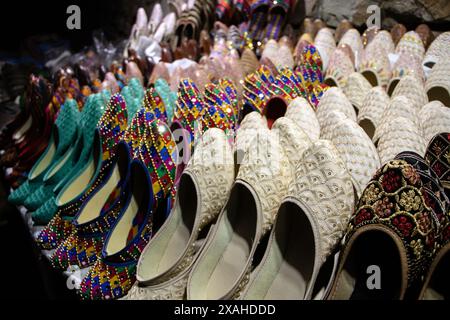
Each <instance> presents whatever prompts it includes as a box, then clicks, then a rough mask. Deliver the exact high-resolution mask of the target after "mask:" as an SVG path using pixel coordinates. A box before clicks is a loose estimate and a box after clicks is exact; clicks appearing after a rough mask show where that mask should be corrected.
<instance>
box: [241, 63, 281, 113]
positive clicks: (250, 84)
mask: <svg viewBox="0 0 450 320" xmlns="http://www.w3.org/2000/svg"><path fill="white" fill-rule="evenodd" d="M261 68H262V70H265V71H266V72H267V74H268V75H269V76H268V77H263V78H262V77H261V75H265V73H261V72H258V71H257V72H255V73H251V74H249V75H248V76H246V77H245V79H244V91H243V98H244V102H243V106H242V111H241V115H240V118H241V119H242V118H244V116H245V115H247V114H248V113H250V112H252V111H258V112H259V113H261V114H262V113H263V112H264V107H265V104H266V103H267V101H268V99H269V97H270V95H271V93H270V91H269V88H270V86H271V83H273V82H274V81H275V79H274V77H273V76H272V73H271V72H270V70H269V69H268V68H267V67H265V66H262V67H261Z"/></svg>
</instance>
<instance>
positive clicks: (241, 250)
mask: <svg viewBox="0 0 450 320" xmlns="http://www.w3.org/2000/svg"><path fill="white" fill-rule="evenodd" d="M233 189H234V190H233V191H234V192H233V195H232V196H231V198H230V202H229V205H227V207H226V209H225V211H224V212H223V213H222V214H223V215H224V219H223V220H221V221H220V222H219V228H218V230H217V236H218V237H217V238H216V239H215V240H214V241H217V242H216V244H217V245H218V246H219V247H220V249H221V250H220V251H219V252H222V254H221V256H219V257H218V258H219V259H218V260H217V261H215V267H214V269H213V271H212V273H211V276H210V278H209V281H208V284H207V285H206V287H205V292H206V293H205V295H206V299H214V300H216V299H219V298H221V297H223V296H224V295H225V294H227V293H228V292H229V291H230V290H232V288H233V286H234V285H235V284H236V281H237V280H238V279H239V278H240V276H241V274H242V272H243V271H244V269H245V267H246V266H247V263H248V260H249V258H250V254H251V250H252V245H253V241H254V237H255V235H256V221H257V214H256V204H255V199H254V195H253V194H252V193H251V192H250V190H248V189H247V188H246V187H245V186H243V185H240V184H236V185H235V187H234V188H233ZM210 249H212V250H214V248H213V247H211V248H210ZM211 263H214V262H213V261H211ZM213 265H214V264H213Z"/></svg>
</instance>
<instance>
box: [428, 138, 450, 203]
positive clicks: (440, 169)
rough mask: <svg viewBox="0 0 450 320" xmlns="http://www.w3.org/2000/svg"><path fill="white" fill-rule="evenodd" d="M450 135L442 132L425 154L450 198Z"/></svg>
mask: <svg viewBox="0 0 450 320" xmlns="http://www.w3.org/2000/svg"><path fill="white" fill-rule="evenodd" d="M449 152H450V134H449V133H448V132H441V133H440V134H437V135H436V136H434V137H433V138H432V139H431V140H430V142H429V144H428V147H427V150H426V152H425V159H426V160H427V162H428V163H429V164H430V167H431V168H432V169H433V170H434V172H436V174H437V175H438V177H439V179H440V181H441V183H442V185H443V186H444V188H445V189H446V193H447V196H448V197H450V157H449Z"/></svg>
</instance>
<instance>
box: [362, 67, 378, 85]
mask: <svg viewBox="0 0 450 320" xmlns="http://www.w3.org/2000/svg"><path fill="white" fill-rule="evenodd" d="M361 74H362V75H363V76H364V78H366V79H367V81H369V83H370V84H371V85H372V87H376V86H379V85H380V84H379V83H378V77H377V75H376V74H375V73H374V72H373V71H371V70H366V71H363V72H361Z"/></svg>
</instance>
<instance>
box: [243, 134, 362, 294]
mask: <svg viewBox="0 0 450 320" xmlns="http://www.w3.org/2000/svg"><path fill="white" fill-rule="evenodd" d="M354 196H355V195H354V191H353V186H352V182H351V179H350V175H349V174H348V172H347V170H346V168H345V165H344V163H343V161H342V160H341V158H340V157H339V154H338V151H337V150H336V148H335V147H334V146H333V144H332V143H331V142H330V141H327V140H318V141H316V142H315V143H314V144H313V145H311V146H310V148H308V149H307V150H306V151H305V152H304V153H303V157H302V161H301V163H300V165H299V166H298V167H297V169H296V172H295V180H294V183H293V184H292V185H291V187H290V188H289V194H288V196H287V197H286V198H285V199H284V200H283V202H282V204H281V206H280V208H279V210H278V214H277V220H276V222H275V224H274V228H273V229H272V232H271V235H270V239H269V243H268V246H267V249H266V251H265V254H264V257H263V259H262V262H261V264H260V265H259V266H258V268H257V269H256V270H255V272H254V274H252V277H251V279H252V280H251V281H250V284H249V286H248V288H247V290H246V291H245V293H244V295H243V299H251V300H262V299H270V300H280V299H289V300H294V299H311V298H313V292H314V291H315V290H314V288H315V284H316V282H317V281H318V280H319V279H318V277H319V271H320V269H321V267H322V265H323V264H324V262H325V261H326V259H327V258H328V257H329V256H330V255H331V254H332V253H333V251H334V249H335V247H336V245H337V244H338V243H339V241H340V239H341V238H342V236H343V234H344V231H345V229H346V227H347V224H348V221H349V219H350V216H351V214H352V212H353V207H354V199H355V197H354ZM322 276H325V279H320V282H324V283H326V284H328V283H329V282H330V275H329V274H323V275H322ZM325 291H326V290H325ZM322 297H323V295H320V296H315V297H314V298H317V299H320V298H322Z"/></svg>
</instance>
